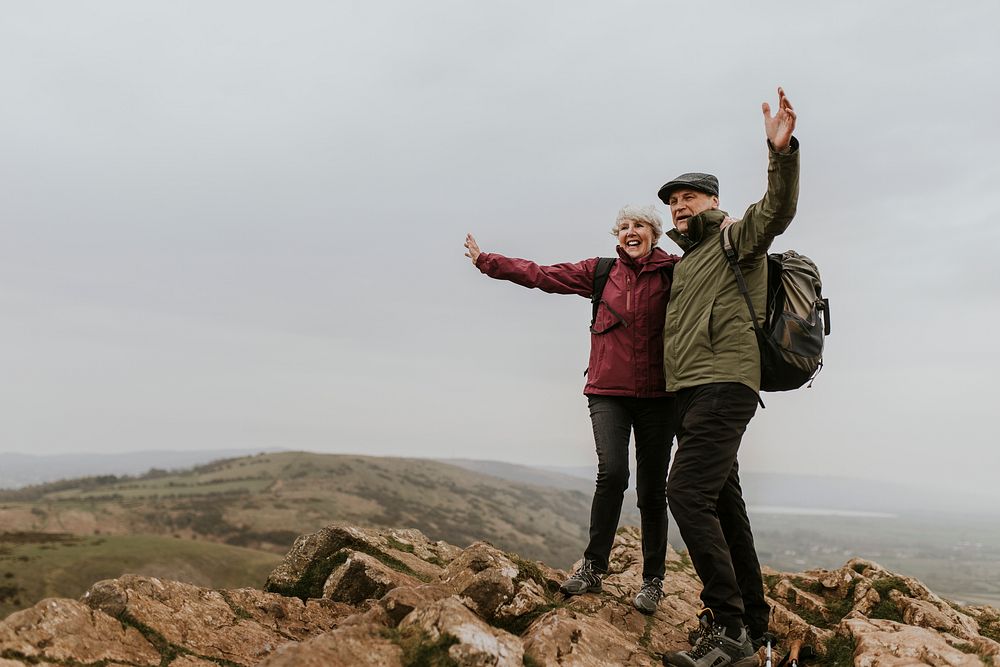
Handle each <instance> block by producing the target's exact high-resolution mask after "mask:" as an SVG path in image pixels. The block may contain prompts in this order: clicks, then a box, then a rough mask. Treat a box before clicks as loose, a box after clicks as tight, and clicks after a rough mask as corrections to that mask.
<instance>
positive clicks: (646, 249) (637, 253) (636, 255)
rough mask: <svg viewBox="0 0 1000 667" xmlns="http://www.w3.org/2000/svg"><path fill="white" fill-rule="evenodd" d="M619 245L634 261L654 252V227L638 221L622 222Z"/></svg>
mask: <svg viewBox="0 0 1000 667" xmlns="http://www.w3.org/2000/svg"><path fill="white" fill-rule="evenodd" d="M618 245H620V246H621V247H622V249H623V250H624V251H625V252H626V253H627V254H628V256H629V257H631V258H632V259H640V258H642V257H645V256H646V255H648V254H649V253H651V252H653V227H652V226H651V225H649V224H648V223H645V222H641V221H638V220H622V221H621V225H620V226H619V228H618Z"/></svg>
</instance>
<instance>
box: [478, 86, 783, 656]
mask: <svg viewBox="0 0 1000 667" xmlns="http://www.w3.org/2000/svg"><path fill="white" fill-rule="evenodd" d="M762 111H763V115H764V127H765V133H766V135H767V144H768V153H769V160H768V170H767V192H766V194H765V195H764V198H763V199H761V200H760V201H759V202H757V203H756V204H754V205H752V206H750V207H749V208H748V209H747V210H746V212H745V213H744V215H743V217H742V219H740V220H735V221H734V220H731V219H729V218H727V216H726V213H725V212H723V211H721V210H719V182H718V180H717V179H716V178H715V177H714V176H712V175H710V174H702V173H686V174H683V175H681V176H678V177H677V178H675V179H674V180H672V181H670V182H668V183H667V184H666V185H664V186H663V187H662V188H660V190H659V193H658V194H659V198H660V199H661V200H662V201H663V203H664V204H666V205H667V206H669V208H670V214H671V218H672V221H673V227H674V228H673V229H672V230H670V231H669V232H667V235H668V236H670V238H671V239H672V240H673V241H674V242H676V243H677V245H678V246H680V248H681V250H682V251H683V256H682V257H678V256H676V255H671V254H668V253H666V252H664V251H663V250H662V249H660V248H659V247H657V244H658V243H659V240H660V237H661V236H662V234H663V230H662V222H661V220H660V217H659V215H658V214H657V213H656V210H655V209H654V208H653V207H652V206H648V207H635V206H626V207H624V208H623V209H621V211H619V213H618V217H617V219H616V220H615V223H614V225H613V227H612V229H611V231H612V234H613V235H614V236H615V238H616V239H617V247H616V248H615V250H616V252H617V258H616V261H615V263H614V265H613V266H612V267H611V271H610V273H609V274H608V276H607V283H606V286H605V287H604V291H603V292H602V294H601V299H600V301H599V305H598V308H597V311H596V317H595V320H594V323H593V326H592V327H591V349H590V365H589V368H588V374H587V383H586V387H585V388H584V394H585V395H586V396H587V401H588V403H589V406H590V418H591V422H592V425H593V430H594V442H595V445H596V448H597V459H598V470H597V481H596V487H595V489H594V499H593V503H592V506H591V514H590V541H589V544H588V545H587V548H586V550H585V551H584V554H583V556H584V558H583V561H582V564H581V565H580V566H579V567H578V568H577V569H576V571H575V572H573V574H572V575H571V576H570V577H569V579H567V580H566V581H565V582H564V583H563V584H562V587H561V589H562V591H563V592H564V593H566V594H568V595H576V594H580V593H587V592H597V591H600V590H601V577H602V575H603V574H605V573H606V572H607V568H608V559H609V556H610V553H611V547H612V543H613V541H614V536H615V532H616V530H617V527H618V520H619V516H620V514H621V506H622V500H623V496H624V492H625V490H626V488H627V486H628V477H629V468H628V444H629V438H630V435H631V434H632V433H634V434H635V452H636V468H637V469H636V492H637V496H638V507H639V512H640V517H641V528H642V555H643V568H642V575H643V584H642V587H641V589H640V590H639V591H638V593H637V595H636V596H635V601H634V604H635V606H636V608H638V609H639V610H640V611H642V612H644V613H653V612H654V611H655V610H656V607H657V604H658V603H659V601H660V598H661V597H662V596H663V589H662V580H663V575H664V570H665V561H666V550H667V501H668V499H669V502H670V507H671V510H672V513H673V515H674V518H675V520H676V521H677V526H678V528H679V530H680V533H681V536H682V537H683V539H684V543H685V545H686V546H687V548H688V552H689V554H690V556H691V560H692V562H693V564H694V567H695V570H696V571H697V573H698V576H699V577H700V578H701V581H702V584H703V590H702V593H701V599H702V603H703V605H704V609H703V610H702V612H701V613H700V615H699V632H698V633H697V641H696V642H695V643H694V646H693V647H692V648H691V649H690V650H687V651H680V652H677V653H671V654H668V655H666V656H664V659H663V660H664V663H665V664H670V665H678V666H682V667H726V666H727V665H735V666H736V667H744V666H745V665H750V664H756V658H755V657H754V652H755V650H756V644H758V643H759V641H760V640H761V637H762V636H763V635H764V633H765V632H767V628H768V617H769V614H770V609H769V607H768V605H767V602H766V601H765V599H764V590H763V583H762V580H761V572H760V564H759V562H758V560H757V553H756V551H755V549H754V544H753V535H752V533H751V530H750V521H749V519H748V518H747V512H746V505H745V504H744V502H743V497H742V491H741V489H740V481H739V464H738V463H737V452H738V450H739V446H740V440H741V438H742V436H743V432H744V431H745V430H746V427H747V424H748V423H749V421H750V419H751V418H752V417H753V415H754V412H755V411H756V409H757V401H758V394H757V392H758V391H759V388H760V357H759V353H758V349H757V340H756V336H755V333H754V327H753V324H752V322H751V320H750V317H751V315H750V313H749V310H748V309H747V307H746V302H745V300H744V299H743V297H742V296H741V294H740V291H739V289H738V287H737V284H736V279H735V277H734V275H733V273H732V270H731V268H730V267H729V265H728V263H727V260H726V257H725V255H724V253H723V251H722V249H721V247H720V243H719V235H720V233H721V229H722V227H723V226H728V225H732V229H731V237H732V242H733V244H734V245H735V247H736V249H737V252H738V256H739V262H740V265H741V268H742V270H743V275H744V277H745V279H746V282H747V286H748V288H749V292H750V295H751V298H752V299H753V302H754V307H755V309H756V312H758V313H764V312H765V308H764V305H765V299H766V294H765V292H766V285H767V266H766V255H767V251H768V248H769V247H770V245H771V242H772V241H773V239H774V237H775V236H777V235H778V234H781V233H782V232H783V231H784V230H785V229H786V228H787V227H788V224H789V223H790V222H791V220H792V217H793V216H794V214H795V206H796V201H797V197H798V174H799V156H798V142H797V140H796V139H795V138H793V137H792V131H793V130H794V128H795V120H796V115H795V111H794V110H793V109H792V105H791V103H790V102H789V100H788V98H787V97H786V96H785V94H784V91H783V90H782V89H781V88H779V89H778V108H777V110H776V112H775V113H774V115H772V114H771V109H770V107H769V105H768V104H767V103H764V104H763V105H762ZM465 247H466V249H467V252H466V255H467V256H468V257H470V258H471V259H472V263H473V264H474V265H475V266H476V267H477V268H478V269H479V270H480V271H481V272H483V273H485V274H486V275H488V276H490V277H491V278H498V279H503V280H509V281H511V282H514V283H517V284H519V285H523V286H525V287H537V288H539V289H541V290H543V291H546V292H551V293H556V294H579V295H582V296H587V297H590V296H591V295H592V292H593V291H594V289H595V283H594V277H595V271H596V269H597V266H598V259H597V258H594V259H588V260H584V261H582V262H577V263H567V264H555V265H552V266H539V265H538V264H536V263H534V262H531V261H528V260H524V259H515V258H511V257H505V256H503V255H499V254H496V253H487V252H482V251H481V250H480V249H479V246H478V244H477V243H476V240H475V239H474V238H473V237H472V235H471V234H470V235H468V236H467V237H466V241H465ZM675 435H676V437H677V451H676V453H675V454H674V460H673V464H672V465H670V473H669V478H668V475H667V468H668V463H669V460H670V447H671V441H672V440H673V438H674V436H675Z"/></svg>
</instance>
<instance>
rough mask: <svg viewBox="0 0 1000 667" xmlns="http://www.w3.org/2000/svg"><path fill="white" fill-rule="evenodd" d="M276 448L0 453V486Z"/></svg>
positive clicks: (139, 470)
mask: <svg viewBox="0 0 1000 667" xmlns="http://www.w3.org/2000/svg"><path fill="white" fill-rule="evenodd" d="M270 451H278V450H274V449H266V450H264V449H261V448H259V447H258V448H256V449H201V450H188V451H173V450H159V449H157V450H147V451H138V452H122V453H118V454H93V453H83V454H45V455H40V454H18V453H14V452H0V489H17V488H20V487H22V486H28V485H30V484H44V483H46V482H54V481H56V480H60V479H68V478H76V477H85V476H90V475H141V474H144V473H147V472H149V471H150V470H151V469H153V468H158V469H161V470H179V469H182V468H190V467H192V466H196V465H202V464H205V463H210V462H212V461H218V460H219V459H231V458H234V457H237V456H250V455H253V454H259V453H262V452H265V453H266V452H270Z"/></svg>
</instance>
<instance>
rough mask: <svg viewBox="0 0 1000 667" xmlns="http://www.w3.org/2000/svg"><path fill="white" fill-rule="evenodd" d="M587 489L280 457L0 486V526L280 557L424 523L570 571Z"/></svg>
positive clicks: (411, 464) (410, 465)
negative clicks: (173, 540)
mask: <svg viewBox="0 0 1000 667" xmlns="http://www.w3.org/2000/svg"><path fill="white" fill-rule="evenodd" d="M589 515H590V495H589V493H584V492H581V491H578V490H572V489H559V488H549V487H546V486H534V485H530V484H521V483H516V482H512V481H508V480H504V479H499V478H497V477H494V476H490V475H486V474H481V473H476V472H472V471H468V470H464V469H462V468H458V467H456V466H452V465H447V464H443V463H438V462H435V461H430V460H426V459H398V458H379V457H366V456H349V455H333V454H310V453H305V452H280V453H274V454H261V455H256V456H248V457H242V458H237V459H229V460H223V461H218V462H215V463H211V464H208V465H203V466H198V467H196V468H193V469H191V470H189V471H182V472H172V473H167V472H163V471H157V472H151V473H149V474H146V475H142V476H140V477H116V476H114V475H105V476H99V477H89V478H81V479H74V480H66V481H59V482H52V483H48V484H42V485H37V486H33V487H25V488H22V489H17V490H10V491H0V531H37V532H62V533H71V534H75V535H88V536H92V535H97V534H101V535H105V534H112V535H131V534H152V535H163V536H170V537H182V538H195V539H199V540H210V541H213V542H220V543H225V544H230V545H234V546H244V547H250V548H253V549H259V550H264V551H271V552H274V553H277V554H284V553H285V552H286V551H287V550H288V548H289V547H290V546H291V544H292V541H293V540H294V539H295V538H296V537H298V536H299V535H301V534H303V533H310V532H314V531H316V530H319V529H320V528H322V527H324V526H326V525H328V524H330V523H334V522H346V523H352V524H356V525H360V526H371V527H388V528H394V527H405V528H417V529H419V530H421V531H423V532H424V533H425V534H426V535H427V536H428V537H430V538H431V539H436V540H438V539H439V540H445V541H447V542H450V543H452V544H455V545H457V546H461V547H464V546H468V545H469V544H470V543H472V542H474V541H476V540H483V539H485V540H489V541H490V542H492V543H494V544H495V545H497V546H499V547H501V548H503V549H507V550H510V551H516V552H517V553H519V554H521V555H522V556H525V557H527V558H533V559H538V560H543V561H545V562H546V563H549V564H551V565H553V566H556V567H567V566H568V565H570V564H571V563H572V562H573V561H575V560H576V559H577V558H579V557H580V555H581V553H582V551H583V548H584V544H585V541H586V537H587V521H588V519H589Z"/></svg>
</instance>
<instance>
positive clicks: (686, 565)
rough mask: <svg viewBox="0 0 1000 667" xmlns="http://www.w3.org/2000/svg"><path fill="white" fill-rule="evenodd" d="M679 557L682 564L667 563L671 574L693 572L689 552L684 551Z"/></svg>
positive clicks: (676, 562) (672, 561)
mask: <svg viewBox="0 0 1000 667" xmlns="http://www.w3.org/2000/svg"><path fill="white" fill-rule="evenodd" d="M678 555H679V556H680V558H681V559H680V562H678V561H675V560H671V561H667V569H668V570H670V571H671V572H685V571H689V570H691V568H692V565H691V557H690V556H689V555H688V552H686V551H682V552H680V553H679V554H678Z"/></svg>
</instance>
